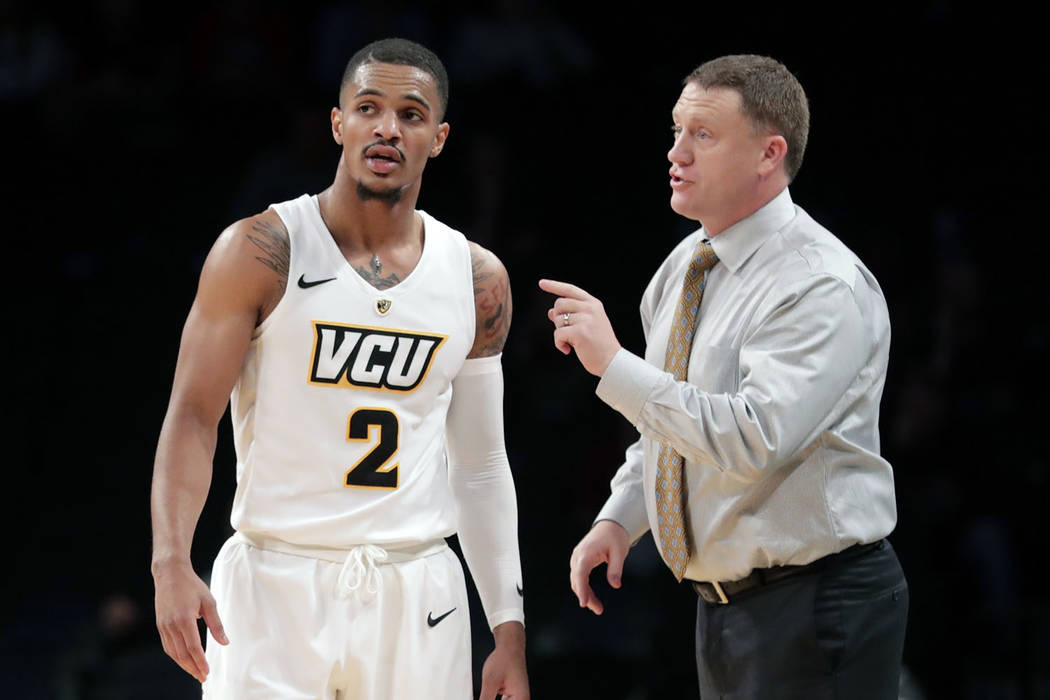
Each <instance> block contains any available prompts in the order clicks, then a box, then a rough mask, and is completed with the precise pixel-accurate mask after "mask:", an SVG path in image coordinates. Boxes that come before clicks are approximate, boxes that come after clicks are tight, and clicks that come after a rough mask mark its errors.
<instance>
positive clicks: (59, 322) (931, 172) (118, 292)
mask: <svg viewBox="0 0 1050 700" xmlns="http://www.w3.org/2000/svg"><path fill="white" fill-rule="evenodd" d="M791 5H793V3H779V4H777V5H775V6H773V7H765V6H762V5H761V4H755V3H747V4H743V3H737V4H735V5H734V6H733V7H710V6H706V5H705V4H700V3H694V4H690V5H686V4H682V3H678V4H660V5H656V4H654V3H644V4H633V3H628V4H626V5H623V6H621V8H620V9H615V8H614V7H612V5H608V4H599V3H584V4H573V3H569V2H554V1H553V0H505V1H504V2H497V3H480V2H474V3H472V2H462V1H460V0H454V1H451V2H436V1H430V2H427V1H424V2H417V3H409V2H401V1H399V0H387V1H386V2H383V3H374V2H364V1H363V0H362V1H355V0H345V1H328V2H319V1H314V0H295V1H291V0H259V1H249V0H229V1H227V2H221V3H206V2H180V3H155V2H135V1H134V0H96V1H94V2H84V3H78V4H69V3H59V2H56V1H55V0H37V1H35V2H28V1H25V0H0V125H2V129H0V163H2V172H3V178H4V181H5V183H6V184H5V186H4V187H3V189H2V191H0V202H2V207H3V210H2V219H0V221H2V222H3V224H4V230H5V231H6V234H5V236H6V240H7V241H8V244H7V245H8V250H10V251H12V254H13V255H14V256H15V257H13V258H11V259H10V260H9V261H8V263H7V265H8V270H9V272H10V273H11V274H12V278H11V280H12V284H11V287H10V290H9V292H8V294H7V300H6V304H5V308H6V309H7V311H6V313H5V317H6V318H7V319H8V322H7V331H6V333H5V337H7V338H8V340H7V341H6V343H5V345H6V346H8V347H9V351H8V352H5V356H7V357H8V358H9V359H8V361H7V362H8V366H9V368H10V369H11V370H12V371H11V373H10V375H8V379H9V380H10V383H9V385H8V386H9V389H8V390H6V391H5V395H6V396H7V397H8V399H7V404H8V411H10V412H9V413H8V414H7V417H6V418H5V419H4V421H3V422H4V424H5V429H6V433H7V435H8V437H7V439H6V443H7V444H8V445H9V446H11V447H12V450H11V451H10V452H9V453H8V457H7V459H6V460H5V461H6V464H7V466H6V468H5V469H4V474H5V481H6V488H5V489H4V493H5V496H6V502H7V505H6V507H5V508H4V509H3V518H4V521H3V525H4V531H5V532H7V533H8V535H7V537H8V545H7V546H6V547H5V550H6V551H5V555H4V557H3V560H4V564H3V567H2V569H0V570H2V571H3V572H4V573H3V576H2V586H3V588H2V590H0V593H2V598H0V600H2V601H3V605H2V606H0V697H3V698H17V699H22V698H27V699H33V700H36V699H40V700H51V699H60V700H89V699H96V698H108V699H118V700H123V699H125V698H127V699H130V698H191V697H194V683H193V682H192V681H191V680H190V679H189V677H188V676H185V675H183V674H182V673H181V671H179V670H178V669H177V668H176V666H175V665H174V663H173V662H171V661H169V660H168V659H167V658H166V657H165V656H163V653H162V651H161V649H160V645H159V641H158V639H157V635H156V631H155V629H154V627H153V619H152V581H151V578H150V575H149V556H150V535H149V505H148V498H149V484H150V475H151V469H152V457H153V450H154V446H155V443H156V439H157V435H158V431H159V428H160V424H161V420H162V418H163V414H164V410H165V407H166V403H167V398H168V392H169V389H170V385H171V377H172V371H173V368H174V363H175V357H176V351H177V345H178V340H179V335H180V332H181V327H182V323H183V320H184V318H185V315H186V312H187V311H188V309H189V305H190V302H191V300H192V298H193V294H194V292H195V288H196V281H197V275H198V273H199V271H200V266H201V263H202V261H203V259H204V256H205V255H206V253H207V251H208V249H209V247H210V245H211V243H212V242H213V240H214V239H215V237H216V236H217V235H218V233H219V232H220V231H221V230H222V229H223V228H224V227H225V226H227V225H228V224H229V223H231V222H232V221H234V220H236V219H238V218H240V217H243V216H246V215H249V214H252V213H255V212H258V211H261V210H262V209H264V208H265V207H266V206H267V205H268V204H269V203H271V202H275V201H281V200H285V199H289V198H292V197H294V196H297V195H298V194H300V193H302V192H317V191H319V190H321V189H323V188H324V187H326V186H327V185H328V184H329V182H330V180H331V177H332V175H333V173H334V169H335V163H336V158H337V153H338V151H337V148H336V146H335V145H334V144H333V143H332V141H331V137H330V135H329V124H328V112H329V109H330V108H331V106H332V105H333V104H334V103H335V100H336V94H337V86H338V83H339V79H340V75H341V71H342V68H343V65H344V63H345V61H346V59H347V58H348V57H349V56H350V54H352V53H353V51H355V50H356V49H357V48H359V47H360V46H361V45H363V44H364V43H365V42H367V41H369V40H372V39H375V38H380V37H382V36H388V35H400V36H405V37H409V38H412V39H416V40H418V41H421V42H423V43H425V44H427V45H428V46H430V47H431V48H432V49H434V50H435V51H436V52H437V53H438V54H439V55H441V56H442V57H443V59H444V60H445V62H446V64H447V66H448V68H449V72H450V75H451V83H452V94H451V103H450V109H449V112H448V115H447V118H448V121H449V122H450V123H451V124H452V132H451V136H450V139H449V142H448V144H447V147H446V149H445V151H444V153H443V154H442V155H441V157H440V158H439V159H437V160H436V161H433V162H432V163H431V164H430V165H429V166H428V169H427V171H426V174H425V177H424V187H423V194H422V197H421V201H420V206H421V208H424V209H426V210H428V211H429V212H431V213H432V214H434V215H436V216H438V217H439V218H441V219H443V220H445V221H446V222H447V223H449V224H451V225H453V226H455V227H457V228H459V229H461V230H462V231H464V232H465V233H466V234H467V235H468V236H469V237H470V238H472V239H474V240H476V241H478V242H479V243H481V244H482V245H485V246H487V247H489V248H490V249H491V250H493V251H494V252H495V253H496V254H497V255H499V256H500V258H502V260H503V261H504V263H505V264H506V266H507V268H508V270H509V272H510V275H511V280H512V282H513V284H514V294H515V314H514V325H513V328H512V331H511V336H510V340H509V342H508V345H507V349H506V352H505V358H504V371H505V374H506V378H507V400H506V410H507V444H508V449H509V452H510V454H511V460H512V464H513V468H514V472H515V477H516V482H517V489H518V498H519V503H520V525H521V546H522V556H523V561H524V567H525V587H526V590H527V596H526V613H527V616H528V634H529V642H530V650H529V653H530V656H529V663H530V671H531V678H532V687H533V696H534V697H536V698H538V699H546V698H598V697H601V698H612V699H615V698H622V699H623V700H644V699H648V698H663V697H695V696H696V680H695V666H694V660H693V637H692V635H693V620H694V612H695V611H694V606H695V595H694V594H693V593H692V592H691V590H689V589H688V588H686V587H684V586H678V585H676V584H675V583H674V581H673V578H672V577H671V576H670V575H669V574H668V573H667V571H666V569H665V568H664V567H663V566H662V564H661V563H660V561H659V559H658V556H657V554H656V552H655V550H654V549H653V547H652V543H651V539H650V538H649V537H648V536H647V537H646V538H645V539H644V540H643V542H642V543H641V544H639V545H638V546H637V547H636V548H635V549H634V550H633V552H632V555H631V557H630V558H629V559H628V569H627V572H626V575H625V581H624V587H623V589H622V590H620V591H610V590H609V589H608V588H607V587H605V586H604V585H602V584H599V593H600V594H601V595H603V596H604V598H605V600H606V604H607V611H606V614H605V615H603V616H602V617H600V618H597V617H594V616H593V615H591V614H590V613H589V612H586V611H583V610H580V609H579V608H578V607H577V606H576V604H575V598H574V597H573V596H572V593H571V592H570V590H569V587H568V558H569V554H570V551H571V549H572V547H573V546H574V545H575V543H576V541H577V540H578V539H579V537H581V536H582V535H583V534H584V532H585V531H586V530H587V528H588V527H589V525H590V523H591V520H592V518H593V517H594V515H595V514H596V512H597V510H598V508H599V507H600V505H601V503H602V502H603V501H604V499H605V497H606V495H607V494H608V481H609V479H610V478H611V477H612V474H613V472H614V471H615V469H616V467H617V466H618V465H619V463H620V460H621V458H622V453H623V449H624V447H625V446H626V445H627V444H629V443H630V442H631V441H632V440H633V439H634V435H635V432H634V430H633V428H632V427H631V426H630V425H629V424H628V423H627V422H626V421H625V420H624V419H623V418H622V417H620V416H619V414H616V413H615V412H613V411H612V410H611V409H609V408H608V407H607V406H605V405H604V404H603V403H601V402H600V401H599V400H598V399H597V398H596V397H595V396H594V395H593V389H594V386H595V384H596V380H595V379H593V378H592V377H590V376H589V375H587V374H586V373H585V372H584V371H583V370H582V369H581V367H580V366H579V364H578V363H577V362H576V360H575V359H572V358H566V357H563V356H562V355H561V354H559V353H557V352H556V351H555V350H554V349H553V347H552V344H551V339H550V327H549V325H548V322H547V320H546V317H545V311H546V309H547V307H548V303H549V300H548V298H547V297H546V295H544V294H542V293H541V292H540V291H539V290H538V289H537V288H536V280H537V279H538V278H540V277H554V278H562V279H568V280H571V281H574V282H576V283H578V284H579V285H581V286H583V287H584V288H586V289H588V290H589V291H591V292H592V293H594V294H596V295H597V296H599V297H601V298H602V299H603V300H604V302H605V304H606V308H607V309H608V311H609V313H610V315H611V317H612V319H613V322H614V325H615V327H616V329H617V332H618V335H619V337H620V340H621V341H622V342H623V343H624V344H625V345H626V346H627V347H628V348H630V349H632V350H635V351H641V349H642V337H641V328H640V324H639V321H638V316H637V304H638V301H639V298H640V295H641V293H642V290H643V288H644V286H645V284H646V282H647V281H648V279H649V276H650V275H651V274H652V273H653V272H654V271H655V269H656V267H657V266H658V265H659V263H660V261H661V260H662V259H663V258H664V257H665V255H666V254H667V252H668V251H669V250H670V249H671V248H672V247H673V245H674V244H675V242H676V241H677V240H679V239H680V238H681V236H683V235H685V234H686V233H687V232H688V231H690V230H691V229H692V227H693V225H692V224H691V222H688V221H685V220H683V219H681V218H679V217H677V216H676V215H674V214H673V213H672V212H671V211H670V209H669V207H668V205H667V200H668V190H667V184H666V183H667V175H666V172H667V167H668V163H667V160H666V157H665V154H666V151H667V149H668V148H669V146H670V134H669V126H670V119H669V113H670V109H671V107H672V105H673V104H674V101H675V99H676V98H677V95H678V92H679V90H680V81H681V79H682V77H683V76H684V75H686V74H687V73H688V72H689V71H690V70H691V69H692V68H693V67H695V65H697V64H699V63H700V62H702V61H703V60H706V59H708V58H712V57H715V56H718V55H721V54H724V53H743V52H748V53H764V54H769V55H772V56H774V57H777V58H779V59H780V60H782V61H784V62H785V63H786V64H787V65H788V66H789V67H790V68H791V69H792V70H793V71H795V72H796V74H797V75H798V76H799V78H800V80H801V82H802V84H803V85H804V87H805V89H806V91H807V93H808V95H809V98H810V101H811V110H812V115H813V118H812V131H811V136H810V145H809V149H808V153H807V155H806V163H805V164H804V165H803V168H802V171H801V173H800V175H799V177H798V179H797V180H796V182H795V183H794V184H793V185H792V188H791V191H792V195H793V197H794V199H795V201H796V202H797V203H799V204H800V205H801V206H803V207H804V208H806V209H807V210H808V211H809V212H810V214H812V215H813V216H814V217H815V218H816V219H818V220H819V221H821V222H822V223H823V224H825V225H826V226H828V227H829V228H830V229H831V230H832V231H833V232H835V233H836V234H837V235H838V236H839V237H840V238H842V239H843V240H844V241H845V242H846V243H847V245H849V246H850V247H852V248H853V249H854V250H855V251H856V252H858V253H859V254H860V256H861V257H862V258H863V259H864V260H865V261H866V262H867V264H868V265H869V267H870V268H871V269H872V270H873V271H874V272H875V274H876V275H877V277H878V278H879V280H880V282H881V284H882V286H883V288H884V290H885V293H886V295H887V298H888V301H889V307H890V313H891V318H892V321H893V332H894V338H893V347H892V352H891V362H890V373H889V377H888V380H887V384H886V391H885V396H884V400H883V414H882V438H883V448H884V453H885V454H886V455H887V456H888V458H889V459H890V460H891V462H892V463H893V465H894V468H895V474H896V479H897V495H898V510H899V524H898V527H897V530H896V531H895V532H894V534H893V535H892V537H891V541H892V542H893V544H894V546H895V547H896V548H897V550H898V552H899V555H900V558H901V560H902V562H903V564H904V567H905V571H906V573H907V575H908V578H909V581H910V585H911V601H912V602H911V615H910V626H909V630H908V639H907V645H906V648H905V662H906V665H907V674H906V677H905V680H904V683H903V684H902V693H901V697H902V698H905V697H906V698H912V699H921V698H929V699H933V698H952V699H954V698H967V699H969V698H974V699H976V698H982V699H983V698H990V699H991V698H994V699H1000V698H1002V699H1008V700H1012V699H1018V700H1025V699H1031V698H1047V697H1050V594H1048V592H1047V589H1046V585H1045V579H1044V578H1042V567H1041V566H1040V561H1039V560H1040V559H1042V558H1043V545H1044V539H1045V535H1046V533H1047V531H1048V528H1047V526H1046V523H1045V519H1044V515H1045V512H1044V508H1046V505H1047V504H1046V496H1047V493H1048V489H1047V482H1048V462H1047V455H1046V452H1045V451H1044V450H1042V449H1040V448H1039V445H1040V444H1043V442H1042V439H1043V437H1045V434H1044V433H1043V430H1044V429H1045V428H1044V416H1045V414H1046V410H1045V407H1046V397H1047V392H1046V390H1047V381H1046V375H1045V371H1044V369H1043V368H1042V361H1043V360H1044V359H1045V358H1046V357H1047V341H1048V324H1047V314H1046V313H1045V311H1044V310H1042V306H1043V302H1044V300H1045V299H1046V294H1045V290H1046V284H1045V278H1046V275H1045V273H1044V272H1043V269H1042V268H1043V260H1042V258H1043V254H1040V253H1038V247H1037V246H1039V239H1040V238H1042V237H1043V236H1045V228H1044V227H1043V226H1037V225H1035V222H1034V221H1033V220H1032V218H1031V214H1030V213H1029V212H1030V211H1032V210H1035V209H1037V207H1038V206H1040V205H1039V204H1038V202H1040V201H1044V200H1045V198H1046V195H1045V192H1044V191H1043V187H1042V184H1043V183H1042V178H1040V177H1039V176H1038V173H1039V172H1040V171H1041V170H1043V168H1041V167H1040V158H1041V156H1042V155H1043V151H1044V149H1045V142H1044V141H1043V140H1042V132H1043V131H1044V128H1043V124H1042V123H1041V122H1040V120H1039V118H1040V117H1041V116H1042V113H1041V112H1042V110H1040V109H1039V108H1037V106H1036V105H1037V103H1038V99H1040V98H1039V95H1040V94H1041V93H1043V92H1045V89H1046V84H1047V82H1046V71H1045V65H1044V64H1045V60H1043V59H1041V51H1042V45H1041V43H1040V41H1041V40H1040V39H1039V38H1038V36H1037V32H1036V30H1037V26H1038V25H1037V23H1036V21H1035V18H1033V17H1026V16H1023V15H1018V14H1015V13H1010V12H1007V10H1006V9H1004V8H1005V6H1003V5H996V6H985V7H983V8H982V9H981V10H980V12H978V11H976V10H974V11H964V10H962V9H961V7H962V6H961V5H959V4H956V3H953V2H949V1H948V0H933V1H926V2H923V1H919V2H913V3H908V4H907V5H904V4H901V5H899V6H895V5H891V4H885V3H872V4H866V5H858V6H856V8H855V9H852V10H847V9H845V7H846V5H847V4H846V3H843V4H842V5H841V6H839V7H838V8H831V9H829V8H827V7H826V8H824V9H822V10H820V11H816V10H813V11H807V10H800V9H797V8H794V9H793V8H792V7H791ZM23 340H24V341H25V342H22V341H23ZM1041 436H1042V437H1041ZM233 465H234V460H233V448H232V443H231V440H230V436H229V423H228V420H227V421H225V422H224V424H223V426H222V430H221V439H220V444H219V450H218V455H217V457H216V469H215V476H214V483H213V487H212V490H211V494H210V497H209V501H208V504H207V506H206V508H205V512H204V515H203V517H202V519H201V521H200V524H199V527H198V529H197V538H196V542H195V551H194V558H195V563H196V565H197V568H198V571H200V572H202V573H205V574H206V573H207V571H208V569H209V567H210V562H211V560H212V558H213V556H214V554H215V552H216V551H217V550H218V548H219V546H220V544H221V543H222V542H223V540H224V539H225V538H226V537H227V536H228V534H229V529H228V528H229V525H228V516H229V507H230V502H231V499H232V494H233V488H234V473H233ZM481 620H482V618H481V616H480V614H476V615H475V622H476V623H477V622H480V621H481ZM490 639H491V638H490V636H489V635H488V634H487V632H486V630H485V629H484V626H483V623H482V624H481V625H479V624H475V645H476V647H477V649H476V657H477V659H478V660H480V659H483V658H484V653H485V652H486V651H487V648H488V645H489V643H490ZM198 693H199V687H198ZM198 697H199V695H198Z"/></svg>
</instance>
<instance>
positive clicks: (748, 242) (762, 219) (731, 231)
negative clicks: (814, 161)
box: [700, 187, 795, 272]
mask: <svg viewBox="0 0 1050 700" xmlns="http://www.w3.org/2000/svg"><path fill="white" fill-rule="evenodd" d="M793 218H795V204H794V202H792V201H791V195H790V194H789V193H788V188H787V187H785V188H784V189H782V190H781V191H780V194H778V195H777V196H776V197H774V198H773V199H771V200H769V202H767V203H766V204H765V205H763V206H762V207H761V208H760V209H758V210H757V211H756V212H755V213H754V214H751V215H750V216H747V217H745V218H743V219H741V220H740V221H738V222H736V223H735V224H733V225H732V226H730V227H729V228H727V229H726V230H725V231H722V232H721V233H720V234H718V235H717V236H715V237H714V238H710V237H709V236H708V235H707V231H706V230H705V229H703V228H701V229H700V235H701V237H703V238H704V239H705V240H710V241H711V247H712V248H714V250H715V255H717V256H718V259H719V260H720V261H721V262H722V263H723V264H724V265H725V266H726V267H728V268H729V271H730V272H736V271H737V269H739V267H740V266H741V265H743V264H744V263H745V262H747V259H748V258H750V257H751V255H752V254H753V253H754V252H755V251H756V250H758V249H759V248H760V247H761V246H762V244H763V243H765V242H766V240H767V239H768V238H769V237H770V236H772V235H773V234H774V233H776V232H777V231H779V230H780V229H781V228H782V227H783V226H784V224H786V223H787V222H789V221H791V219H793Z"/></svg>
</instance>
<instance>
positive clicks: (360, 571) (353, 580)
mask: <svg viewBox="0 0 1050 700" xmlns="http://www.w3.org/2000/svg"><path fill="white" fill-rule="evenodd" d="M387 556H388V555H387V552H386V550H385V549H383V548H382V547H377V546H376V545H374V544H362V545H359V546H357V547H354V548H353V549H351V550H350V551H349V552H348V553H347V555H346V561H345V562H343V568H342V570H340V572H339V579H338V581H337V582H336V585H337V586H338V588H339V592H340V593H341V594H342V595H344V596H346V597H350V596H352V595H356V596H357V598H358V600H360V601H361V602H362V603H369V602H371V601H372V600H373V599H374V598H375V597H376V595H378V593H379V591H380V590H382V588H383V578H382V576H381V575H380V573H379V569H378V568H376V564H382V563H383V562H385V561H386V560H387Z"/></svg>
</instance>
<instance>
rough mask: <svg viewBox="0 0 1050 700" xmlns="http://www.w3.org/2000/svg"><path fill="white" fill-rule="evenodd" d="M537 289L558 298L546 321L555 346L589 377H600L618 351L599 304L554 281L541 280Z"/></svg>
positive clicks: (617, 344) (582, 291)
mask: <svg viewBox="0 0 1050 700" xmlns="http://www.w3.org/2000/svg"><path fill="white" fill-rule="evenodd" d="M540 289H542V290H543V291H545V292H550V293H551V294H556V295H558V299H556V300H555V302H554V306H553V308H551V309H550V310H548V311H547V318H548V319H550V321H551V322H552V323H553V324H554V326H555V330H554V345H555V347H557V348H558V349H559V350H561V351H562V352H564V353H568V352H569V348H570V347H571V348H573V349H574V350H576V357H578V358H579V359H580V363H581V364H582V365H583V367H584V369H586V370H587V371H588V372H590V373H591V374H593V375H595V376H597V377H600V376H602V375H603V374H605V369H606V368H607V367H608V366H609V363H610V362H612V358H613V356H615V355H616V353H617V352H618V351H619V350H620V343H619V341H618V340H616V334H615V333H614V332H613V329H612V324H611V323H609V317H608V316H606V315H605V308H604V307H603V306H602V302H601V301H599V300H598V299H596V298H595V297H593V296H591V295H590V294H588V293H587V292H585V291H584V290H582V289H580V288H579V287H577V286H575V285H572V284H568V283H566V282H557V281H555V280H546V279H544V280H540Z"/></svg>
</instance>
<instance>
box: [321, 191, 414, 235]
mask: <svg viewBox="0 0 1050 700" xmlns="http://www.w3.org/2000/svg"><path fill="white" fill-rule="evenodd" d="M355 188H356V186H355V185H354V184H352V183H351V184H349V185H346V184H344V183H340V182H338V180H337V181H336V183H334V184H333V185H332V186H331V187H329V188H328V189H326V190H325V191H323V192H321V193H320V194H319V195H318V197H317V198H318V202H319V204H320V206H321V217H322V218H323V219H324V222H325V225H326V226H327V227H328V231H329V232H330V233H331V234H332V237H333V238H334V239H335V241H336V243H338V244H339V247H340V248H343V249H344V250H362V249H363V250H369V251H378V250H380V249H383V248H387V247H389V246H391V245H394V246H396V245H402V244H405V243H409V242H410V241H411V240H412V239H413V238H415V237H416V236H418V235H419V220H418V218H417V217H416V213H415V208H416V200H417V197H418V195H419V189H418V186H414V187H411V188H409V189H408V190H406V191H405V192H404V193H403V194H402V197H401V198H400V199H399V200H398V201H396V202H392V201H389V200H387V199H382V198H376V197H368V196H364V197H363V196H361V194H360V193H359V192H357V191H356V189H355Z"/></svg>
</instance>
